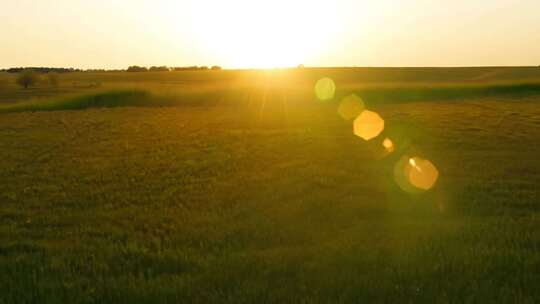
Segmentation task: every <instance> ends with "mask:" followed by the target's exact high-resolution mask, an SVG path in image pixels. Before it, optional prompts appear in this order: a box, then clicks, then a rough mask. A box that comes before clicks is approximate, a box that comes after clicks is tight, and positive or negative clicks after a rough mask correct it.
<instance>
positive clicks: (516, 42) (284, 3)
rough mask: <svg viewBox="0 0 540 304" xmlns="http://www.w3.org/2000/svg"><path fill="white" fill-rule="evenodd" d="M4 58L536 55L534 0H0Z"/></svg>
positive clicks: (185, 60)
mask: <svg viewBox="0 0 540 304" xmlns="http://www.w3.org/2000/svg"><path fill="white" fill-rule="evenodd" d="M1 9H2V13H1V18H0V25H1V26H0V39H1V47H0V67H2V68H5V67H15V66H57V67H67V66H72V67H80V68H125V67H127V66H129V65H134V64H137V65H146V66H150V65H168V66H187V65H221V66H223V67H226V68H248V67H284V66H296V65H298V64H305V65H306V66H483V65H540V1H539V0H522V1H516V0H512V1H510V0H378V1H367V0H326V1H321V0H228V1H224V0H177V1H173V0H153V1H150V0H93V1H86V0H55V1H52V0H2V8H1Z"/></svg>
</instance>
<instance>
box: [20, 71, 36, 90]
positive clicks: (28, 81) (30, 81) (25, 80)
mask: <svg viewBox="0 0 540 304" xmlns="http://www.w3.org/2000/svg"><path fill="white" fill-rule="evenodd" d="M38 81H39V76H38V75H37V73H36V72H34V71H32V70H26V71H24V72H22V73H21V74H20V75H19V76H18V77H17V84H18V85H20V86H21V87H23V88H25V89H28V87H31V86H33V85H35V84H36V83H37V82H38Z"/></svg>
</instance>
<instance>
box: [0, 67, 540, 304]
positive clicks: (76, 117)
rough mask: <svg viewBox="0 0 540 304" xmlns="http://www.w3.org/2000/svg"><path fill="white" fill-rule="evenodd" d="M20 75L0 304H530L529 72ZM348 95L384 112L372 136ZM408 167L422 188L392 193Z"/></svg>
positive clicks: (6, 163) (3, 96)
mask: <svg viewBox="0 0 540 304" xmlns="http://www.w3.org/2000/svg"><path fill="white" fill-rule="evenodd" d="M14 77H15V76H14V75H11V74H0V240H1V242H0V303H2V304H4V303H5V304H7V303H60V302H64V303H167V302H168V303H538V302H540V289H539V288H538V283H539V282H540V231H539V230H538V227H540V206H539V205H538V204H539V203H540V195H539V194H540V158H539V155H540V146H538V143H539V142H540V107H539V103H540V68H459V69H428V68H418V69H376V68H358V69H305V70H275V71H200V72H169V73H102V74H98V73H73V74H63V75H60V85H59V86H58V87H54V88H52V87H49V86H47V85H45V84H42V85H39V86H37V87H34V88H30V89H28V90H24V89H21V88H18V87H16V86H15V82H14ZM321 77H330V78H332V79H333V80H334V81H335V83H336V86H337V93H336V98H335V99H334V100H332V101H329V102H321V101H317V100H316V98H315V95H314V93H313V86H314V84H315V82H316V81H317V80H318V79H320V78H321ZM351 93H356V94H357V95H359V96H361V97H362V98H363V99H364V101H365V103H366V106H367V107H368V108H369V109H370V110H373V111H377V112H378V113H379V114H380V115H381V116H382V117H383V118H384V119H385V124H386V128H385V131H384V133H383V134H382V135H381V136H379V137H377V138H376V139H374V140H372V141H370V142H365V141H364V140H362V139H360V138H358V137H356V136H355V135H354V134H353V132H352V123H351V122H347V121H344V120H343V119H341V118H340V116H339V115H338V114H337V107H338V104H339V101H340V99H341V98H342V97H344V96H347V95H348V94H351ZM385 137H389V138H392V139H393V140H394V143H395V144H396V151H395V152H394V153H392V154H390V155H388V156H386V157H384V158H383V157H381V155H382V151H381V148H380V147H381V142H382V139H384V138H385ZM402 155H418V156H421V157H425V158H428V159H430V160H431V161H432V162H433V163H434V164H435V165H436V166H437V168H438V169H439V172H440V178H439V180H438V182H437V184H436V186H435V187H434V188H433V189H432V190H430V191H427V192H425V193H421V194H408V193H406V192H404V191H402V190H401V189H400V188H399V187H398V186H397V185H396V183H395V181H394V177H393V168H394V165H395V163H396V162H397V161H398V160H399V159H400V157H401V156H402Z"/></svg>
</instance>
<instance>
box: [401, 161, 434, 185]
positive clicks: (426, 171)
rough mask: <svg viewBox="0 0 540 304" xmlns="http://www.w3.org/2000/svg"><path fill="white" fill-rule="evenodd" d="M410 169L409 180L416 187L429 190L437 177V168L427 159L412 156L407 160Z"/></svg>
mask: <svg viewBox="0 0 540 304" xmlns="http://www.w3.org/2000/svg"><path fill="white" fill-rule="evenodd" d="M409 164H410V165H411V166H412V169H411V170H409V173H408V174H409V182H410V183H411V184H412V185H413V186H415V187H416V188H419V189H422V190H429V189H431V188H433V186H434V185H435V183H436V182H437V179H438V178H439V170H437V168H436V167H435V165H433V163H432V162H430V161H429V160H427V159H421V158H419V157H414V158H411V159H410V160H409Z"/></svg>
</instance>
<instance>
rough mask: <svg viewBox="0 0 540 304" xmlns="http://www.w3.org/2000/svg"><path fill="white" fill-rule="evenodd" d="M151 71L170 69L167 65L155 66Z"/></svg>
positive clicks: (166, 70)
mask: <svg viewBox="0 0 540 304" xmlns="http://www.w3.org/2000/svg"><path fill="white" fill-rule="evenodd" d="M149 71H150V72H168V71H170V69H169V68H168V67H167V66H153V67H150V69H149Z"/></svg>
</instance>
